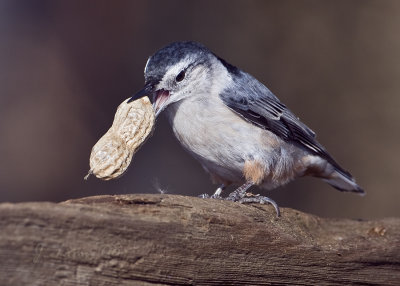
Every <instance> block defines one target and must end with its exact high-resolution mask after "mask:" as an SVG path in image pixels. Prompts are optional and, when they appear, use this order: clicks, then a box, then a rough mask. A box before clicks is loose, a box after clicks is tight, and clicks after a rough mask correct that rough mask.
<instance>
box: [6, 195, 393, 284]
mask: <svg viewBox="0 0 400 286" xmlns="http://www.w3.org/2000/svg"><path fill="white" fill-rule="evenodd" d="M191 284H194V285H254V284H257V285H269V284H274V285H277V284H279V285H283V284H301V285H328V284H329V285H331V284H342V285H348V284H362V285H365V284H368V285H370V284H377V285H400V219H397V218H396V219H394V218H388V219H383V220H377V221H355V220H342V219H341V220H336V219H322V218H319V217H316V216H313V215H309V214H305V213H302V212H299V211H296V210H292V209H282V217H281V218H276V217H275V211H274V210H273V208H272V207H271V206H268V205H242V204H238V203H233V202H227V201H219V200H213V199H200V198H193V197H184V196H175V195H120V196H98V197H89V198H83V199H78V200H71V201H67V202H64V203H60V204H55V203H43V202H41V203H19V204H6V203H5V204H0V285H13V286H14V285H191Z"/></svg>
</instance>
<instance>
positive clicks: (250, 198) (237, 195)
mask: <svg viewBox="0 0 400 286" xmlns="http://www.w3.org/2000/svg"><path fill="white" fill-rule="evenodd" d="M251 186H252V183H250V182H248V183H245V184H243V185H242V186H240V187H239V188H237V189H236V190H235V191H233V192H232V193H230V194H229V196H228V197H227V198H226V200H229V201H233V202H239V203H243V204H248V203H259V204H266V203H269V204H271V205H272V206H273V207H274V208H275V211H276V216H277V217H279V216H281V212H280V210H279V206H278V204H277V203H276V202H275V201H273V200H271V199H270V198H268V197H264V196H260V195H254V194H252V193H248V192H246V191H247V189H248V188H250V187H251Z"/></svg>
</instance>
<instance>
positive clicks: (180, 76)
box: [175, 70, 185, 82]
mask: <svg viewBox="0 0 400 286" xmlns="http://www.w3.org/2000/svg"><path fill="white" fill-rule="evenodd" d="M184 78H185V71H184V70H183V71H181V72H180V73H178V75H177V76H176V78H175V80H176V81H178V82H179V81H182V80H183V79H184Z"/></svg>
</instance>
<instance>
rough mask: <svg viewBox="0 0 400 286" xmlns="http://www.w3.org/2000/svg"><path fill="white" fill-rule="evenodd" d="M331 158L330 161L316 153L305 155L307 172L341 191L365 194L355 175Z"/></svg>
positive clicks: (304, 160)
mask: <svg viewBox="0 0 400 286" xmlns="http://www.w3.org/2000/svg"><path fill="white" fill-rule="evenodd" d="M329 159H330V160H329V161H328V160H326V159H324V158H321V157H319V156H315V155H308V156H306V157H304V158H303V162H305V163H306V164H305V165H306V166H307V171H306V172H305V174H306V175H311V176H315V177H318V178H321V179H322V180H324V181H325V182H327V183H328V184H329V185H331V186H332V187H334V188H336V189H338V190H339V191H342V192H354V193H358V194H360V195H365V192H364V190H363V189H362V188H361V187H360V186H359V185H357V183H356V181H355V180H354V178H353V176H352V175H351V174H350V173H349V172H347V171H346V170H344V169H343V168H342V167H340V166H339V164H338V163H336V162H335V161H334V160H333V159H332V158H331V157H329Z"/></svg>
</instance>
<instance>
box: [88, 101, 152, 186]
mask: <svg viewBox="0 0 400 286" xmlns="http://www.w3.org/2000/svg"><path fill="white" fill-rule="evenodd" d="M128 100H129V98H128V99H126V100H125V101H124V102H122V103H121V104H120V105H119V106H118V109H117V112H116V113H115V116H114V122H113V124H112V126H111V128H110V129H109V130H108V131H107V133H106V134H104V135H103V137H101V138H100V140H99V141H98V142H97V143H96V144H95V145H94V146H93V148H92V152H91V154H90V171H89V173H88V175H87V176H86V177H85V179H87V177H88V176H89V175H90V174H94V175H95V176H96V177H97V178H100V179H103V180H111V179H115V178H118V177H119V176H121V175H122V174H123V173H124V172H125V171H126V170H127V169H128V167H129V164H130V163H131V160H132V157H133V155H134V154H135V153H136V151H137V150H138V149H139V148H140V146H141V145H142V144H143V143H144V142H145V141H146V139H147V138H148V137H149V136H150V135H151V133H152V131H153V127H154V122H155V114H154V110H153V107H152V105H151V103H150V100H149V98H148V97H142V98H139V99H137V100H135V101H133V102H129V103H128V102H127V101H128Z"/></svg>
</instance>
